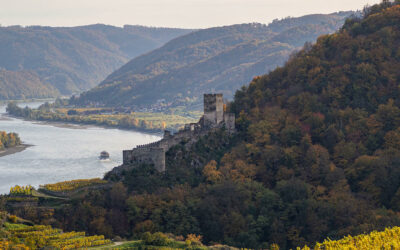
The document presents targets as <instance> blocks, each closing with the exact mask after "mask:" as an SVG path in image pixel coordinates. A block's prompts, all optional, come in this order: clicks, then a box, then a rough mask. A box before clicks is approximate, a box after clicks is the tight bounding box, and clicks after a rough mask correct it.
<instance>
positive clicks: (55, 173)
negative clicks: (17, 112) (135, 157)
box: [0, 102, 160, 194]
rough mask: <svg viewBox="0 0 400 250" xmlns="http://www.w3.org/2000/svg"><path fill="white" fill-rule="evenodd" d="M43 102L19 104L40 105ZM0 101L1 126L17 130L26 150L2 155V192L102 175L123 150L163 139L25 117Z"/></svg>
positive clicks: (112, 165) (0, 188) (118, 160)
mask: <svg viewBox="0 0 400 250" xmlns="http://www.w3.org/2000/svg"><path fill="white" fill-rule="evenodd" d="M40 104H41V103H40V102H32V103H23V104H19V105H20V106H25V105H27V106H29V107H32V108H34V107H38V106H39V105H40ZM5 115H6V110H5V106H4V105H2V104H0V130H1V131H7V132H11V131H12V132H16V133H18V134H19V136H20V137H21V140H22V142H23V143H25V144H30V145H33V146H32V147H28V148H27V149H26V150H24V151H22V152H19V153H15V154H12V155H7V156H3V157H0V194H4V193H8V191H9V190H10V187H12V186H15V185H28V184H30V185H32V186H34V187H38V186H39V185H40V184H47V183H55V182H59V181H65V180H73V179H87V178H95V177H103V175H104V174H105V173H106V172H108V171H109V170H111V169H112V168H113V167H115V166H118V165H120V164H121V163H122V150H123V149H130V148H133V147H135V146H136V145H140V144H146V143H150V142H153V141H157V140H159V139H160V136H158V135H151V134H146V133H141V132H135V131H125V130H119V129H106V128H99V127H91V126H89V127H84V126H76V125H71V126H59V125H49V124H45V123H39V122H33V121H25V120H21V119H16V118H10V117H7V116H5ZM103 150H106V151H107V152H109V153H110V160H107V161H100V160H99V159H98V157H99V154H100V152H101V151H103Z"/></svg>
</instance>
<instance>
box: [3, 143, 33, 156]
mask: <svg viewBox="0 0 400 250" xmlns="http://www.w3.org/2000/svg"><path fill="white" fill-rule="evenodd" d="M32 146H33V145H29V144H21V145H18V146H15V147H11V148H5V149H3V150H1V151H0V157H4V156H7V155H12V154H16V153H19V152H22V151H24V150H25V149H27V148H29V147H32Z"/></svg>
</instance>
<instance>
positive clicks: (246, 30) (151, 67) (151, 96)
mask: <svg viewBox="0 0 400 250" xmlns="http://www.w3.org/2000/svg"><path fill="white" fill-rule="evenodd" d="M352 14H354V12H339V13H333V14H329V15H322V14H318V15H309V16H304V17H299V18H285V19H282V20H275V21H274V22H272V23H271V24H269V25H263V24H257V23H252V24H239V25H232V26H224V27H216V28H210V29H204V30H198V31H195V32H192V33H190V34H187V35H184V36H181V37H178V38H175V39H173V40H171V41H170V42H168V43H167V44H165V45H164V46H163V47H161V48H159V49H156V50H154V51H151V52H149V53H147V54H144V55H142V56H139V57H136V58H134V59H133V60H131V61H130V62H128V63H127V64H126V65H124V66H122V67H121V68H120V69H118V70H116V71H115V72H113V73H112V74H110V75H109V76H108V77H107V78H106V79H105V80H104V81H103V82H101V84H100V85H99V86H97V87H95V88H93V89H92V90H90V91H88V92H85V93H83V94H81V96H80V97H79V98H77V99H74V100H73V101H74V102H75V103H76V104H78V105H88V104H89V105H90V104H95V105H104V106H120V105H122V106H130V107H134V108H143V107H146V108H148V107H154V104H155V103H157V105H161V106H164V107H165V106H169V105H172V106H174V105H185V106H188V105H192V106H193V107H196V105H198V104H200V102H201V94H202V93H204V92H216V91H217V92H222V93H223V94H224V96H226V97H228V98H232V96H233V94H234V92H235V90H236V89H238V88H240V87H241V86H242V85H243V84H245V83H246V82H249V81H250V80H251V79H252V78H253V77H254V76H257V75H260V74H263V73H265V72H268V71H270V70H272V69H274V68H275V67H277V66H279V65H282V64H283V63H284V62H285V61H286V60H287V58H288V57H289V55H290V54H291V53H292V52H293V51H295V50H296V49H298V48H299V47H301V46H303V45H304V43H305V42H308V41H315V40H316V38H317V37H318V36H320V35H322V34H327V33H333V32H335V31H336V30H337V29H339V28H340V27H341V26H342V25H343V23H344V21H345V19H346V18H347V17H349V16H350V15H352ZM160 103H161V104H160ZM157 108H159V107H157Z"/></svg>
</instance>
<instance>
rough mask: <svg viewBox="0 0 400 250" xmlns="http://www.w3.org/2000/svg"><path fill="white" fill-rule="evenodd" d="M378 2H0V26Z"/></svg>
mask: <svg viewBox="0 0 400 250" xmlns="http://www.w3.org/2000/svg"><path fill="white" fill-rule="evenodd" d="M378 2H380V0H0V24H1V25H2V26H9V25H16V24H18V25H24V26H26V25H47V26H77V25H85V24H93V23H104V24H111V25H116V26H123V25H124V24H140V25H146V26H161V27H184V28H205V27H213V26H221V25H229V24H237V23H249V22H260V23H269V22H271V21H272V20H273V19H275V18H283V17H287V16H292V17H297V16H302V15H306V14H314V13H331V12H336V11H340V10H357V9H362V8H363V6H365V5H366V4H374V3H378Z"/></svg>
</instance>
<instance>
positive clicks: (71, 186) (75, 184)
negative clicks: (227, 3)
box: [40, 178, 107, 192]
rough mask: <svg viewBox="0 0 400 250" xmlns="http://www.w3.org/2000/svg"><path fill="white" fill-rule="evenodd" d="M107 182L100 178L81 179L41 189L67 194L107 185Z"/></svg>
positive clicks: (49, 185) (43, 186) (45, 186)
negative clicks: (76, 190)
mask: <svg viewBox="0 0 400 250" xmlns="http://www.w3.org/2000/svg"><path fill="white" fill-rule="evenodd" d="M106 183H107V181H105V180H102V179H100V178H94V179H80V180H72V181H63V182H58V183H54V184H46V185H42V186H40V188H41V189H44V190H48V191H52V192H67V191H73V190H75V189H78V188H83V187H88V186H93V185H98V184H106Z"/></svg>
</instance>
